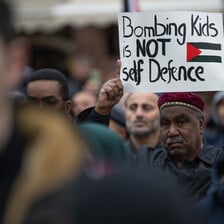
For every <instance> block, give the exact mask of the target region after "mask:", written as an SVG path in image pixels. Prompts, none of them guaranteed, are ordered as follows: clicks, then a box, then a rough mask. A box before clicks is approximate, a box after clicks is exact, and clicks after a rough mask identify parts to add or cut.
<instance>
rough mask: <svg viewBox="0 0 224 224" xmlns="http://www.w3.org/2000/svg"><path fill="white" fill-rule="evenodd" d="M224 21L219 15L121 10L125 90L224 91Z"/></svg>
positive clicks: (122, 70)
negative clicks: (124, 11)
mask: <svg viewBox="0 0 224 224" xmlns="http://www.w3.org/2000/svg"><path fill="white" fill-rule="evenodd" d="M222 21H223V20H222V15H221V14H219V13H205V12H171V11H169V12H164V11H163V12H147V13H121V14H120V15H119V41H120V58H121V60H122V68H121V79H122V80H123V84H124V88H125V90H126V91H131V92H138V91H141V92H142V91H150V92H173V91H175V92H178V91H214V90H224V51H223V24H222Z"/></svg>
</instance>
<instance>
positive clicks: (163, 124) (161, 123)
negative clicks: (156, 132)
mask: <svg viewBox="0 0 224 224" xmlns="http://www.w3.org/2000/svg"><path fill="white" fill-rule="evenodd" d="M168 125H169V123H168V122H167V121H161V122H160V126H161V127H163V128H164V127H168Z"/></svg>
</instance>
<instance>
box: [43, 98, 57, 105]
mask: <svg viewBox="0 0 224 224" xmlns="http://www.w3.org/2000/svg"><path fill="white" fill-rule="evenodd" d="M44 103H45V104H47V105H54V104H56V103H57V101H56V100H54V99H52V100H44Z"/></svg>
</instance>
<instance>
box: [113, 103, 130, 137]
mask: <svg viewBox="0 0 224 224" xmlns="http://www.w3.org/2000/svg"><path fill="white" fill-rule="evenodd" d="M109 128H110V129H111V130H113V131H115V132H116V133H117V134H118V135H119V136H120V137H121V138H122V139H124V140H126V139H127V138H128V130H127V128H126V124H125V112H124V108H123V105H121V103H120V102H119V103H118V104H116V105H115V106H113V108H112V110H111V114H110V122H109Z"/></svg>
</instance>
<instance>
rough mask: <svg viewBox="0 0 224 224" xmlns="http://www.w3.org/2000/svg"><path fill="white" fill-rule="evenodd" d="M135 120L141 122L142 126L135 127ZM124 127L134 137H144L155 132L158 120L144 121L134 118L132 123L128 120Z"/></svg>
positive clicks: (157, 127)
mask: <svg viewBox="0 0 224 224" xmlns="http://www.w3.org/2000/svg"><path fill="white" fill-rule="evenodd" d="M137 122H141V123H142V124H144V125H145V126H144V127H140V128H139V127H136V126H135V123H137ZM126 127H127V130H128V133H129V134H130V135H133V136H135V137H138V138H145V137H148V136H150V135H151V134H153V133H155V132H156V131H158V129H159V120H155V121H151V122H149V121H145V120H136V121H134V122H133V123H130V122H128V121H127V122H126Z"/></svg>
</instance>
